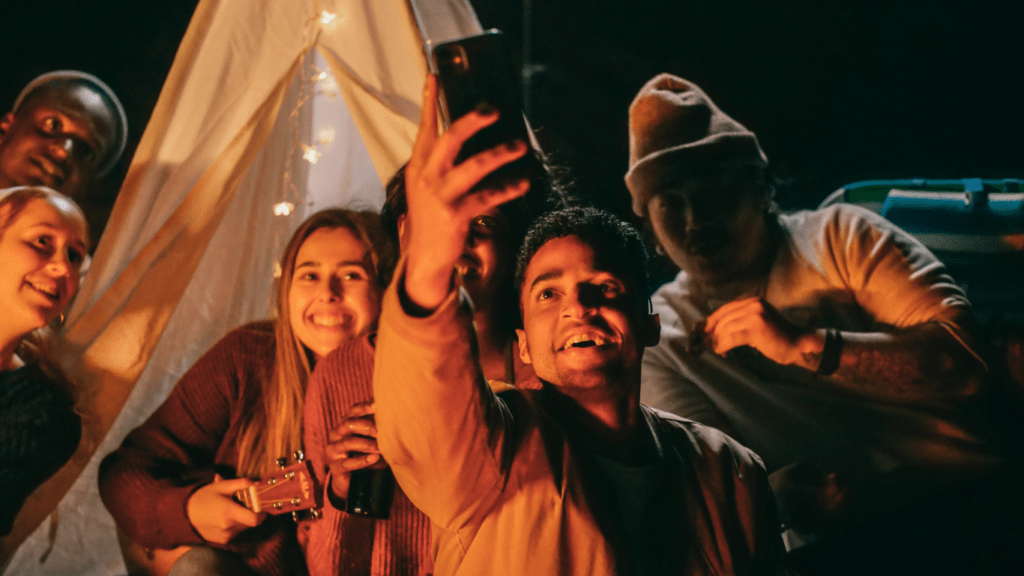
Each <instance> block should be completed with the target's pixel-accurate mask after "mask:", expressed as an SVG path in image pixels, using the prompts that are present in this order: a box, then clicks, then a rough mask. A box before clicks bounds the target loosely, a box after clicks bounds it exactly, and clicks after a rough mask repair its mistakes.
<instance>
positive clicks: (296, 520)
mask: <svg viewBox="0 0 1024 576" xmlns="http://www.w3.org/2000/svg"><path fill="white" fill-rule="evenodd" d="M292 520H294V521H295V522H298V521H299V511H298V510H295V511H293V512H292Z"/></svg>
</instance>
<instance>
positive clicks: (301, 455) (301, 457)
mask: <svg viewBox="0 0 1024 576" xmlns="http://www.w3.org/2000/svg"><path fill="white" fill-rule="evenodd" d="M305 459H306V453H305V452H303V451H302V450H296V451H295V461H296V462H302V461H303V460H305Z"/></svg>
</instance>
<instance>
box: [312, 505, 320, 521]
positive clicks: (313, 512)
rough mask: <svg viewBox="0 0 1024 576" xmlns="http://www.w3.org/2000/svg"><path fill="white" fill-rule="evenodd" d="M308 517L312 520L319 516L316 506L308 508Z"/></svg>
mask: <svg viewBox="0 0 1024 576" xmlns="http://www.w3.org/2000/svg"><path fill="white" fill-rule="evenodd" d="M309 517H310V518H312V519H313V520H316V519H318V518H320V509H318V508H311V509H310V510H309Z"/></svg>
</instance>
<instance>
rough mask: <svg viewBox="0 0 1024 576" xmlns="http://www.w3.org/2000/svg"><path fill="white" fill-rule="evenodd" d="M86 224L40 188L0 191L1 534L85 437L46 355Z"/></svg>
mask: <svg viewBox="0 0 1024 576" xmlns="http://www.w3.org/2000/svg"><path fill="white" fill-rule="evenodd" d="M87 238H88V232H87V230H86V225H85V218H84V217H83V216H82V212H81V210H79V208H78V206H77V205H76V204H75V203H74V202H72V201H71V200H70V199H68V198H67V197H65V196H63V195H61V194H59V193H57V192H54V191H53V190H50V189H49V188H42V187H19V188H10V189H7V190H2V191H0V485H3V486H4V490H2V491H0V535H5V534H7V533H8V532H9V531H10V529H11V523H12V522H13V521H14V517H15V515H16V514H17V512H18V510H19V509H20V508H21V505H22V504H23V503H24V501H25V498H26V497H27V496H28V495H29V493H31V492H32V490H33V489H35V488H36V486H38V485H39V484H41V483H42V482H43V481H44V480H46V479H47V478H49V477H50V476H51V475H52V474H53V473H54V472H56V471H57V469H58V468H60V467H61V466H62V465H63V464H64V463H65V462H66V461H67V460H68V458H70V457H71V455H72V454H73V453H74V451H75V449H76V448H77V447H78V442H79V440H80V438H81V435H82V429H81V419H80V418H79V416H78V414H77V413H75V411H74V400H73V396H72V394H71V386H70V385H69V382H68V380H67V379H66V378H65V377H64V376H63V374H61V373H60V372H59V370H57V369H56V367H55V366H54V365H53V363H51V362H49V361H48V359H47V358H46V355H45V352H44V351H45V344H46V342H47V341H48V338H47V336H48V334H47V328H46V327H47V325H48V324H49V323H50V322H52V321H53V320H54V319H56V318H57V317H58V316H60V314H61V311H62V310H64V308H65V307H66V306H67V304H68V302H70V300H71V298H72V297H73V296H74V295H75V292H76V291H77V290H78V279H79V270H80V267H81V265H82V261H83V259H84V258H85V254H86V250H87V246H86V241H87V240H86V239H87Z"/></svg>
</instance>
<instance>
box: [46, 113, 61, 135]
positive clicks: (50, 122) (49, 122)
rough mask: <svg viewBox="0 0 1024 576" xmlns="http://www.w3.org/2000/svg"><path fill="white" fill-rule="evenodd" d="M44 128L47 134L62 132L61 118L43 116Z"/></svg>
mask: <svg viewBox="0 0 1024 576" xmlns="http://www.w3.org/2000/svg"><path fill="white" fill-rule="evenodd" d="M42 128H43V132H45V133H47V134H56V133H57V132H60V128H61V123H60V119H59V118H55V117H53V116H47V117H46V118H43V123H42Z"/></svg>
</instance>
